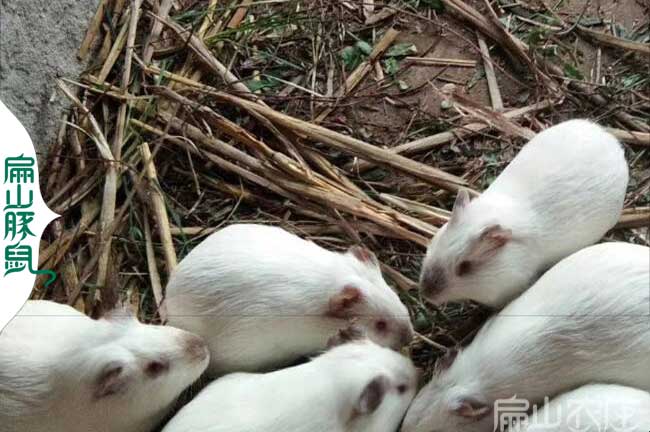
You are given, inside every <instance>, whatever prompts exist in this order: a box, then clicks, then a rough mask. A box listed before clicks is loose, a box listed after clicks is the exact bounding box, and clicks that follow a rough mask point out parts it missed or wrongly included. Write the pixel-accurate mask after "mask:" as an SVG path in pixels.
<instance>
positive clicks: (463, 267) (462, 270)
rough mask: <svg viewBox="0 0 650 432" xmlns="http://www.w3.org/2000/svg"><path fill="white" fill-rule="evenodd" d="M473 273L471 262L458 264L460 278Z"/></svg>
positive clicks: (457, 270) (457, 271)
mask: <svg viewBox="0 0 650 432" xmlns="http://www.w3.org/2000/svg"><path fill="white" fill-rule="evenodd" d="M471 271H472V263H471V262H470V261H467V260H466V261H461V262H460V264H458V268H457V269H456V274H457V275H458V276H465V275H467V274H469V273H470V272H471Z"/></svg>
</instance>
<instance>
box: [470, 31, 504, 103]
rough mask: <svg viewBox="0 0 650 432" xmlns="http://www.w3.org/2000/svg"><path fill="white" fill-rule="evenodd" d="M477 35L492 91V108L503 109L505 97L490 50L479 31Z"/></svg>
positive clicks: (486, 76) (489, 89) (486, 75)
mask: <svg viewBox="0 0 650 432" xmlns="http://www.w3.org/2000/svg"><path fill="white" fill-rule="evenodd" d="M476 36H477V39H478V46H479V48H480V50H481V57H482V58H483V69H484V70H485V78H486V80H487V85H488V91H489V92H490V101H492V108H493V109H494V110H495V111H503V99H502V98H501V90H499V83H498V82H497V77H496V74H495V73H494V65H493V64H492V59H491V58H490V50H489V48H488V46H487V43H485V39H483V37H482V36H481V34H480V33H478V32H477V34H476Z"/></svg>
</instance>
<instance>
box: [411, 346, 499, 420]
mask: <svg viewBox="0 0 650 432" xmlns="http://www.w3.org/2000/svg"><path fill="white" fill-rule="evenodd" d="M455 355H456V353H451V357H449V356H447V357H445V358H443V359H441V360H440V361H439V362H438V364H437V365H436V371H435V372H434V376H433V378H432V380H431V381H430V382H429V383H428V384H427V385H426V386H424V387H423V388H422V390H420V392H419V393H418V394H417V396H416V397H415V400H414V401H413V403H412V404H411V406H410V407H409V410H408V412H407V413H406V417H405V419H404V423H403V425H402V431H403V432H492V431H493V430H494V428H493V416H492V414H493V406H492V404H490V403H489V401H488V400H487V399H486V398H485V397H484V396H483V394H482V393H481V391H480V390H479V389H478V388H477V386H475V385H473V384H470V385H464V384H461V383H459V382H457V381H456V380H454V377H453V375H452V374H449V372H448V370H449V368H450V366H451V363H453V358H454V357H455Z"/></svg>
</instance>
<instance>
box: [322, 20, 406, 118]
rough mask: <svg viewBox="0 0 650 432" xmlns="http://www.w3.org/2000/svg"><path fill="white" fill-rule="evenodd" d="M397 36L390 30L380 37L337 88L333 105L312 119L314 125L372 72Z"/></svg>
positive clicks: (396, 32) (393, 30)
mask: <svg viewBox="0 0 650 432" xmlns="http://www.w3.org/2000/svg"><path fill="white" fill-rule="evenodd" d="M398 35H399V31H397V30H395V29H394V28H390V29H388V31H387V32H386V33H384V36H382V38H381V39H380V40H379V42H377V44H376V45H375V46H374V48H373V49H372V52H371V53H370V55H369V56H368V58H367V59H366V60H364V61H363V62H361V64H360V65H359V66H357V68H356V69H355V70H354V71H353V72H352V73H351V74H350V75H349V76H348V78H347V79H346V80H345V83H344V84H343V87H341V88H339V89H338V90H337V92H336V93H335V94H334V97H335V98H336V99H337V101H336V102H335V103H334V105H332V106H330V107H327V108H325V109H324V110H323V111H321V112H320V114H318V115H317V116H316V118H314V120H313V121H314V122H315V123H320V122H322V121H323V120H325V118H326V117H327V116H328V115H330V113H331V112H332V111H334V110H335V109H336V106H337V105H338V102H339V100H340V99H341V98H342V97H344V96H346V95H348V94H349V93H350V92H351V91H352V90H354V89H355V88H356V86H357V85H359V83H360V82H361V81H362V80H363V79H364V78H365V77H366V75H368V73H369V72H370V71H371V70H372V68H373V66H374V64H375V62H377V61H378V60H379V59H380V58H381V56H382V55H383V54H384V52H385V51H386V50H387V49H388V47H390V46H391V45H392V44H393V42H394V41H395V39H396V38H397V36H398Z"/></svg>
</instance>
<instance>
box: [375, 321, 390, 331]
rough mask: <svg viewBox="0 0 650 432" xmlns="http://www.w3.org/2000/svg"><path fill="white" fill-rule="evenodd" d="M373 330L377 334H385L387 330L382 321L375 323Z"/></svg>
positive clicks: (386, 325)
mask: <svg viewBox="0 0 650 432" xmlns="http://www.w3.org/2000/svg"><path fill="white" fill-rule="evenodd" d="M375 328H376V329H377V331H379V332H385V331H386V330H388V323H387V322H386V321H384V320H379V321H377V322H376V323H375Z"/></svg>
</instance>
